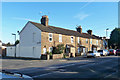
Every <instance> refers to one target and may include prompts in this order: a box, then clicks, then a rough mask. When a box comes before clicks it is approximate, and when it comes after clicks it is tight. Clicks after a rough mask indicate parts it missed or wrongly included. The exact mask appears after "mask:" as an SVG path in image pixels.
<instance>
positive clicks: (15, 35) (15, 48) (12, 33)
mask: <svg viewBox="0 0 120 80" xmlns="http://www.w3.org/2000/svg"><path fill="white" fill-rule="evenodd" d="M12 35H14V36H15V42H16V34H14V33H12ZM15 58H16V44H15Z"/></svg>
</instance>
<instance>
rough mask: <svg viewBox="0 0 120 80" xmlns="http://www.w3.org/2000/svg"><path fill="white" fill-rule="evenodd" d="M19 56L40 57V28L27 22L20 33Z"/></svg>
mask: <svg viewBox="0 0 120 80" xmlns="http://www.w3.org/2000/svg"><path fill="white" fill-rule="evenodd" d="M19 50H20V53H19V57H30V58H40V56H41V30H40V29H38V28H37V27H36V26H34V25H33V24H31V23H30V22H28V23H27V25H26V26H25V28H24V29H23V31H22V32H21V33H20V47H19Z"/></svg>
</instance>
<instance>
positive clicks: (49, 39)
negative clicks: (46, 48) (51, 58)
mask: <svg viewBox="0 0 120 80" xmlns="http://www.w3.org/2000/svg"><path fill="white" fill-rule="evenodd" d="M50 35H52V37H51V36H50ZM48 37H49V38H48V39H49V42H52V41H53V34H52V33H49V34H48ZM50 38H52V41H50Z"/></svg>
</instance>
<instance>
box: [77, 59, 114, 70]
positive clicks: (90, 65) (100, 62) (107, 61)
mask: <svg viewBox="0 0 120 80" xmlns="http://www.w3.org/2000/svg"><path fill="white" fill-rule="evenodd" d="M111 60H112V59H111ZM111 60H107V61H102V62H100V63H92V64H87V65H83V66H79V67H78V68H82V67H88V66H93V65H98V64H102V63H106V62H109V61H111Z"/></svg>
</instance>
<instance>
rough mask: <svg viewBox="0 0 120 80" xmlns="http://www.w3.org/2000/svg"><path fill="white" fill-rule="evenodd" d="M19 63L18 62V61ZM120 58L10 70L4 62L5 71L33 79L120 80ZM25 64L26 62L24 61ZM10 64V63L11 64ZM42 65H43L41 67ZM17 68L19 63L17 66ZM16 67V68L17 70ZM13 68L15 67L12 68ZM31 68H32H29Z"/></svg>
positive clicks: (73, 59)
mask: <svg viewBox="0 0 120 80" xmlns="http://www.w3.org/2000/svg"><path fill="white" fill-rule="evenodd" d="M16 61H17V60H16ZM119 61H120V56H107V57H99V58H81V57H78V58H71V59H64V60H62V59H61V60H52V61H43V62H44V63H43V62H42V61H41V62H38V61H33V64H31V65H34V66H32V67H30V65H28V66H25V68H22V67H19V68H17V69H13V68H10V67H9V65H7V61H6V60H3V67H4V68H3V69H4V70H7V71H11V72H20V73H22V74H25V75H28V76H30V77H32V78H33V79H53V78H54V79H76V80H78V79H92V80H94V79H98V80H103V79H111V80H115V79H117V80H119V79H120V68H119V66H120V62H119ZM22 62H23V63H24V62H25V60H23V61H22ZM9 64H10V62H9ZM40 64H42V65H40ZM15 65H16V66H17V65H19V63H17V64H15ZM15 65H14V68H15ZM12 67H13V66H12ZM29 67H30V68H29Z"/></svg>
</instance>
